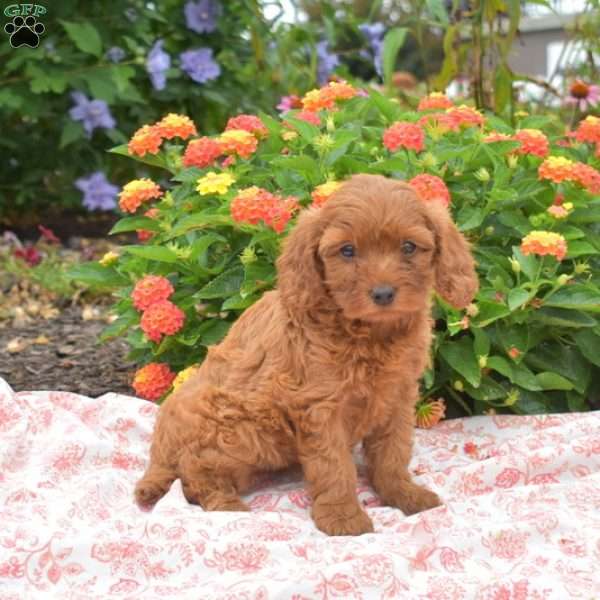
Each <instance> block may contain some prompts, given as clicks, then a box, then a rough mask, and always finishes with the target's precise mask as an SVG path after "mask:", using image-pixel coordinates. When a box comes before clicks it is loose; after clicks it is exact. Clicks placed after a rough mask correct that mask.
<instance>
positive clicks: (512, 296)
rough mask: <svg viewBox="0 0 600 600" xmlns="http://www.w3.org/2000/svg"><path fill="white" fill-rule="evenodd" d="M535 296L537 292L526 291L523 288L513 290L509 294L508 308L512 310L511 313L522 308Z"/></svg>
mask: <svg viewBox="0 0 600 600" xmlns="http://www.w3.org/2000/svg"><path fill="white" fill-rule="evenodd" d="M533 296H535V290H529V291H527V290H524V289H522V288H513V289H512V290H510V292H508V298H507V300H508V308H510V310H511V312H512V311H513V310H516V309H517V308H520V307H521V306H523V304H525V303H526V302H528V301H529V300H530V299H531V298H533Z"/></svg>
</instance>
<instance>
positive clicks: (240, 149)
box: [217, 129, 258, 158]
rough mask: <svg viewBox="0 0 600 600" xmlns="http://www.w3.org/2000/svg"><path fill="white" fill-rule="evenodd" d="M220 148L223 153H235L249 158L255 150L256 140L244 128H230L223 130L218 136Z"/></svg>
mask: <svg viewBox="0 0 600 600" xmlns="http://www.w3.org/2000/svg"><path fill="white" fill-rule="evenodd" d="M217 141H218V143H219V145H220V146H221V150H222V151H223V153H225V154H237V155H238V156H240V157H242V158H249V157H250V156H252V154H254V152H256V148H257V147H258V140H257V139H256V137H255V136H254V135H252V134H251V133H250V132H248V131H245V130H244V129H230V130H228V131H224V132H223V133H222V134H221V135H220V136H219V138H218V140H217Z"/></svg>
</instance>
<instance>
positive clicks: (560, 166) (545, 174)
mask: <svg viewBox="0 0 600 600" xmlns="http://www.w3.org/2000/svg"><path fill="white" fill-rule="evenodd" d="M538 174H539V178H540V179H549V180H550V181H553V182H554V183H561V182H563V181H570V182H573V183H578V184H579V185H581V187H583V188H585V189H586V190H587V191H588V192H589V193H590V194H600V171H598V170H597V169H595V168H594V167H592V166H591V165H587V164H585V163H581V162H576V161H573V160H570V159H568V158H565V157H564V156H549V157H548V158H547V159H546V160H545V161H544V162H543V163H542V164H541V165H540V166H539V169H538Z"/></svg>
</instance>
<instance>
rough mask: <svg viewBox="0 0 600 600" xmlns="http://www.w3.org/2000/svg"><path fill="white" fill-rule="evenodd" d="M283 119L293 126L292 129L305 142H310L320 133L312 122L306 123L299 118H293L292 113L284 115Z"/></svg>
mask: <svg viewBox="0 0 600 600" xmlns="http://www.w3.org/2000/svg"><path fill="white" fill-rule="evenodd" d="M285 120H286V121H288V122H289V123H291V124H292V125H293V126H294V129H295V130H296V131H297V132H298V133H299V134H300V137H301V138H303V139H304V140H306V141H307V142H312V141H313V140H314V139H315V138H316V137H317V136H318V135H320V134H321V130H320V129H319V128H318V127H317V126H316V125H313V124H312V123H307V122H306V121H302V120H301V119H295V118H294V116H293V115H289V116H288V115H286V117H285Z"/></svg>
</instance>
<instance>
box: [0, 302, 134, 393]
mask: <svg viewBox="0 0 600 600" xmlns="http://www.w3.org/2000/svg"><path fill="white" fill-rule="evenodd" d="M104 327H106V322H105V321H103V320H93V319H91V320H84V319H83V318H82V309H81V308H80V307H78V306H73V307H69V308H66V309H63V310H62V311H61V313H60V314H59V315H58V316H57V317H55V318H52V319H49V320H41V319H37V320H36V321H35V322H33V323H29V324H27V325H23V326H21V327H14V326H12V327H11V326H9V327H5V328H2V329H0V377H3V378H4V379H5V380H6V381H7V382H8V383H9V385H10V386H11V387H12V388H13V389H14V390H16V391H22V390H61V391H69V392H76V393H78V394H83V395H85V396H91V397H93V398H95V397H97V396H100V395H102V394H105V393H106V392H119V393H124V394H129V395H133V393H134V392H133V391H132V389H131V387H130V385H129V382H130V378H131V374H132V373H133V371H134V364H133V363H130V362H128V361H127V359H126V358H125V357H126V355H127V351H128V348H127V344H126V343H125V342H124V341H123V340H121V339H118V340H114V341H111V342H107V343H104V344H101V343H99V342H98V335H99V334H100V332H101V331H102V329H103V328H104ZM8 348H10V349H11V350H12V352H9V350H8Z"/></svg>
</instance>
